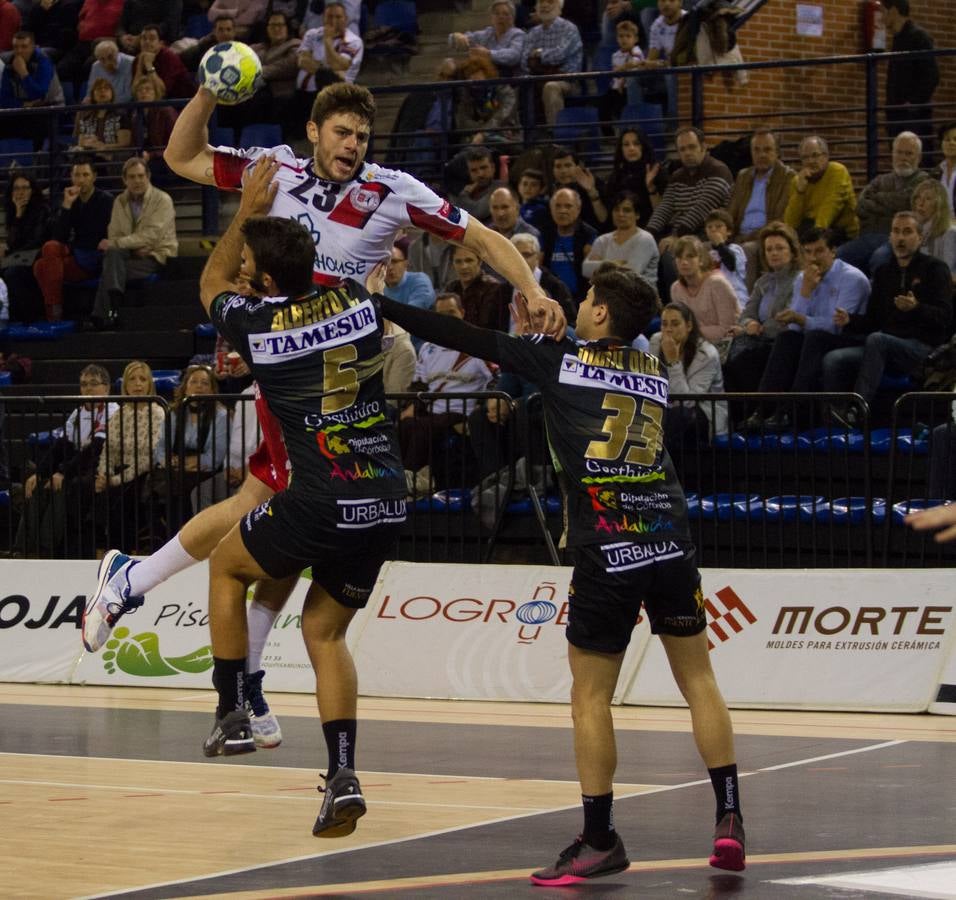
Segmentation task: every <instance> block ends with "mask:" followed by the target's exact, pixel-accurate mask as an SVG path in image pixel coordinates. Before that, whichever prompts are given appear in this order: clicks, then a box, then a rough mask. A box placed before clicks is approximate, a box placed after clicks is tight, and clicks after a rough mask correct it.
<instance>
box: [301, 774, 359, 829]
mask: <svg viewBox="0 0 956 900" xmlns="http://www.w3.org/2000/svg"><path fill="white" fill-rule="evenodd" d="M323 777H325V776H323ZM319 791H320V792H321V793H323V794H325V798H324V799H323V800H322V809H320V810H319V816H318V818H317V819H316V820H315V825H313V826H312V834H314V835H315V836H316V837H323V838H336V837H345V836H346V835H347V834H351V833H352V832H353V831H355V822H356V820H357V819H360V818H362V816H364V815H365V798H364V797H363V796H362V788H361V786H360V785H359V780H358V778H356V777H355V773H354V772H353V771H352V770H351V769H339V770H338V772H336V773H335V774H334V775H333V776H332V778H331V780H328V779H327V781H326V785H325V787H321V786H320V787H319Z"/></svg>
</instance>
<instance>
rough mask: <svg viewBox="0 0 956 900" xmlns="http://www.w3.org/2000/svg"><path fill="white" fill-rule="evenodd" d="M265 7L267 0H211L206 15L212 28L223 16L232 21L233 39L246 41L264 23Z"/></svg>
mask: <svg viewBox="0 0 956 900" xmlns="http://www.w3.org/2000/svg"><path fill="white" fill-rule="evenodd" d="M266 5H267V0H213V2H212V5H211V6H210V7H209V12H208V13H206V15H207V17H208V19H209V21H210V22H212V23H213V27H215V23H216V22H218V21H219V20H220V19H221V18H222V17H223V16H225V17H227V18H230V19H232V21H233V27H234V29H235V39H236V40H240V41H248V40H249V38H250V37H252V36H253V35H254V34H255V32H256V29H257V27H258V26H259V25H260V24H261V23H262V22H264V21H265V18H266ZM230 40H232V38H230Z"/></svg>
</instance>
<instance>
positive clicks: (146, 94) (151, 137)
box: [133, 75, 176, 184]
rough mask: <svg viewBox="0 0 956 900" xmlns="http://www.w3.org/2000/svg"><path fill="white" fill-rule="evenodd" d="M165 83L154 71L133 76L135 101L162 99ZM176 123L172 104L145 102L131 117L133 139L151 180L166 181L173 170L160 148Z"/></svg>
mask: <svg viewBox="0 0 956 900" xmlns="http://www.w3.org/2000/svg"><path fill="white" fill-rule="evenodd" d="M164 90H165V85H164V84H163V82H162V80H161V79H159V78H156V77H155V76H153V75H143V76H141V77H139V78H137V79H136V83H135V84H134V85H133V94H134V95H135V97H136V102H137V103H154V102H156V101H157V100H162V99H163V97H164V96H165V94H164ZM175 124H176V110H174V109H173V108H172V107H171V106H147V107H144V108H143V109H141V110H140V114H139V116H137V117H136V119H135V121H134V127H133V130H134V140H135V143H136V147H137V148H138V149H139V150H140V151H141V152H142V158H143V160H144V161H145V162H146V165H147V166H148V167H149V177H150V181H152V182H153V183H154V184H161V183H164V182H166V181H169V180H170V179H171V177H172V173H171V172H170V170H169V166H168V165H166V161H165V160H164V159H163V150H165V149H166V144H168V143H169V136H170V134H172V131H173V125H175Z"/></svg>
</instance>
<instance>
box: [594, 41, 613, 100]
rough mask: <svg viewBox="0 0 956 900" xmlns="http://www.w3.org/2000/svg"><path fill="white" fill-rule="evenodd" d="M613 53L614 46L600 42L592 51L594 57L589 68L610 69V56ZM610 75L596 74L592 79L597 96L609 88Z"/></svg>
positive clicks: (607, 70)
mask: <svg viewBox="0 0 956 900" xmlns="http://www.w3.org/2000/svg"><path fill="white" fill-rule="evenodd" d="M613 54H614V48H613V47H611V46H609V45H607V44H601V45H599V46H598V48H597V50H595V51H594V59H593V60H592V61H591V69H592V70H593V71H595V72H609V71H610V70H611V56H612V55H613ZM612 80H613V79H612V76H610V75H598V76H597V78H595V79H594V85H595V87H596V88H597V93H598V96H599V97H600V96H601V95H602V94H606V93H607V92H608V91H609V90H610V88H611V81H612Z"/></svg>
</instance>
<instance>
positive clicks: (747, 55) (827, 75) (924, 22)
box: [681, 0, 956, 178]
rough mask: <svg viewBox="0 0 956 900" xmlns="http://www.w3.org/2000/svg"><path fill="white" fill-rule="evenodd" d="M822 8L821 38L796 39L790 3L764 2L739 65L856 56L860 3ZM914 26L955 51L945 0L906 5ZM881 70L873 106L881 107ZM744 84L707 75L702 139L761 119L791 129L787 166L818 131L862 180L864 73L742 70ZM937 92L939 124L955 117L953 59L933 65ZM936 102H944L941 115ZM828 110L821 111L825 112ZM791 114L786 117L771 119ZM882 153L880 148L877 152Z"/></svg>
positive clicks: (686, 88)
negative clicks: (803, 137) (800, 145)
mask: <svg viewBox="0 0 956 900" xmlns="http://www.w3.org/2000/svg"><path fill="white" fill-rule="evenodd" d="M816 2H817V4H818V5H820V6H822V7H823V35H822V36H821V37H802V36H799V35H797V33H796V6H797V3H796V0H769V2H768V3H767V4H766V5H765V6H764V7H763V8H762V9H760V10H759V11H758V12H757V13H756V15H754V16H753V17H752V18H751V19H750V21H749V22H747V24H746V25H744V26H743V28H742V29H741V30H740V31H739V32H738V39H739V44H740V49H741V52H742V53H743V56H744V59H745V61H747V62H757V61H764V60H774V59H787V60H793V59H809V58H812V57H823V56H841V55H847V54H855V53H861V52H863V27H862V13H861V6H862V4H861V2H860V0H816ZM910 9H911V16H912V19H913V21H914V22H916V23H917V24H918V25H920V26H922V27H923V28H925V29H926V30H927V31H929V33H930V34H931V35H932V36H933V39H934V41H935V43H936V46H937V47H941V48H942V47H956V9H954V8H953V4H952V3H950V2H948V0H911V3H910ZM884 68H885V66H884V65H881V66H880V67H879V69H880V84H879V93H878V102H879V103H880V104H882V103H883V100H884V93H883V82H882V72H883V70H884ZM749 75H750V81H749V83H748V84H747V85H746V86H740V85H737V84H736V83H734V82H733V81H730V80H728V79H726V78H724V77H723V76H722V75H717V76H714V77H713V78H711V79H709V80H708V83H707V84H706V87H705V91H704V111H705V116H706V119H707V125H706V128H707V131H708V133H718V132H727V133H728V136H730V134H732V133H739V132H740V131H746V130H747V129H748V128H749V127H750V125H751V123H753V122H756V121H767V122H768V123H769V124H772V125H774V126H784V127H785V128H793V129H794V131H793V133H786V134H785V135H784V141H783V143H784V156H785V157H786V158H787V159H788V161H791V162H792V161H793V160H794V158H795V155H796V143H797V141H798V140H799V137H800V135H801V133H802V134H805V133H807V132H808V131H819V132H821V133H823V134H825V135H826V136H827V137H828V139H829V140H830V141H831V152H832V155H833V156H834V158H838V159H841V160H843V161H845V162H846V163H847V165H849V166H850V168H851V169H852V170H853V171H854V172H855V173H856V174H857V175H858V177H860V178H862V176H863V168H864V160H863V144H862V137H863V129H862V127H861V125H860V123H861V122H862V120H863V111H862V109H861V107H862V106H863V104H864V102H865V81H864V71H863V67H862V66H861V65H857V64H846V65H840V66H828V67H811V66H808V67H806V68H804V67H802V66H800V67H794V68H791V69H780V70H758V71H754V72H750V73H749ZM940 75H941V78H940V86H939V88H938V89H937V91H936V95H935V98H934V100H935V102H936V103H937V105H938V107H940V115H939V116H938V118H939V119H945V120H950V119H956V57H951V58H948V59H942V60H940ZM681 81H682V88H681V111H682V118H683V119H684V120H687V119H688V118H689V114H690V102H689V101H690V96H689V95H690V85H689V79H684V78H682V79H681ZM942 104H952V105H951V106H950V107H949V109H948V110H945V109H944V108H943V107H942ZM828 111H829V112H828ZM779 113H793V114H794V115H791V116H785V117H780V116H775V115H774V114H779ZM881 149H883V150H885V149H886V148H881Z"/></svg>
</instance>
